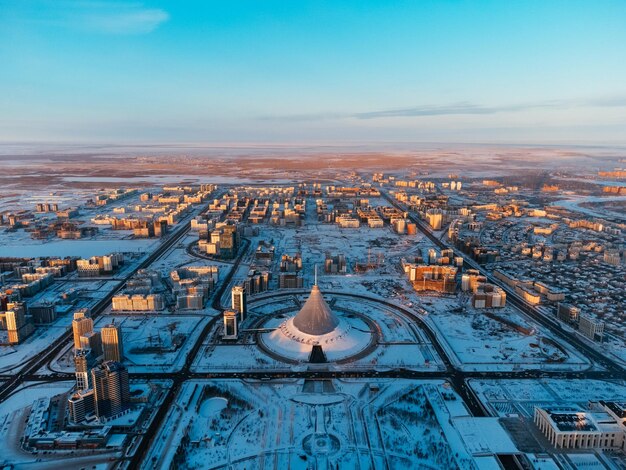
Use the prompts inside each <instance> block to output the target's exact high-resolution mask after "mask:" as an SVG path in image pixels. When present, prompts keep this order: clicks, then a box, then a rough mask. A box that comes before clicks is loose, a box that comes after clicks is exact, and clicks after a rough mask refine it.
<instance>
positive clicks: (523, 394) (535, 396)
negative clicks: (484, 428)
mask: <svg viewBox="0 0 626 470" xmlns="http://www.w3.org/2000/svg"><path fill="white" fill-rule="evenodd" d="M469 384H470V386H471V388H472V389H473V390H474V392H475V393H476V395H477V396H478V398H479V399H480V401H481V402H482V403H483V405H485V406H486V407H487V408H488V409H489V410H490V411H491V413H492V414H494V415H495V416H507V415H512V414H515V415H516V414H521V415H524V416H527V417H531V416H532V415H533V412H534V406H542V405H550V404H554V405H556V404H559V405H579V406H581V407H582V409H585V408H586V407H587V404H588V402H589V401H597V400H619V401H622V400H623V399H624V397H625V396H626V382H625V381H615V380H611V381H608V380H607V381H604V380H592V379H585V380H578V379H577V380H563V379H541V380H496V379H493V380H487V379H484V380H483V379H472V380H470V381H469Z"/></svg>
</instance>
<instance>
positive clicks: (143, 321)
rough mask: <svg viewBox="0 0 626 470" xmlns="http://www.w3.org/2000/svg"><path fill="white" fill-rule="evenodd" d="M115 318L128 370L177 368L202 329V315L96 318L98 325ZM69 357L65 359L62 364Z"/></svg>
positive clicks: (163, 370)
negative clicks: (119, 327)
mask: <svg viewBox="0 0 626 470" xmlns="http://www.w3.org/2000/svg"><path fill="white" fill-rule="evenodd" d="M113 320H114V321H115V323H116V324H120V325H121V326H122V334H123V338H124V364H125V365H126V366H127V367H128V370H129V371H130V372H131V373H132V372H136V373H142V372H175V371H178V370H180V369H181V368H182V367H183V365H184V363H185V359H186V358H187V354H188V353H189V350H190V349H191V348H192V347H193V345H194V343H195V341H196V340H197V338H198V336H199V335H200V333H201V332H202V329H203V328H204V325H205V324H206V323H207V322H208V320H209V317H208V316H206V315H202V314H200V315H128V316H124V315H110V316H109V315H107V316H102V317H100V318H99V319H98V321H97V322H96V326H95V328H96V329H98V328H100V327H102V326H104V325H106V324H107V323H110V322H112V321H113ZM68 363H69V364H70V365H69V367H71V361H66V362H65V364H68Z"/></svg>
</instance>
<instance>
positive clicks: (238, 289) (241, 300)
mask: <svg viewBox="0 0 626 470" xmlns="http://www.w3.org/2000/svg"><path fill="white" fill-rule="evenodd" d="M231 298H232V308H233V310H235V311H237V312H239V317H240V318H239V319H240V321H243V320H244V318H245V316H246V313H247V311H246V310H247V306H248V305H247V303H248V299H247V295H246V290H245V289H244V287H243V286H235V287H233V289H232V291H231Z"/></svg>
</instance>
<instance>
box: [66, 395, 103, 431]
mask: <svg viewBox="0 0 626 470" xmlns="http://www.w3.org/2000/svg"><path fill="white" fill-rule="evenodd" d="M67 405H68V408H69V411H70V421H72V422H73V423H80V422H81V421H83V420H84V419H85V417H86V416H87V415H88V414H91V413H93V412H94V411H95V409H96V400H95V393H94V391H93V389H89V390H78V391H77V392H76V393H74V394H73V395H72V396H71V397H70V398H69V399H68V400H67Z"/></svg>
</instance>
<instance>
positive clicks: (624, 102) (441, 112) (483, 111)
mask: <svg viewBox="0 0 626 470" xmlns="http://www.w3.org/2000/svg"><path fill="white" fill-rule="evenodd" d="M584 107H598V108H608V107H626V97H620V96H616V97H605V98H593V99H585V100H548V101H542V102H537V103H521V104H509V105H503V106H484V105H480V104H475V103H470V102H461V103H453V104H449V105H441V106H435V105H420V106H412V107H408V108H395V109H383V110H377V111H367V112H359V113H332V112H327V113H314V114H297V115H289V116H263V117H261V118H260V119H261V120H267V121H284V120H289V121H327V120H335V119H359V120H368V119H384V118H404V117H421V116H454V115H489V114H497V113H514V112H520V111H526V110H529V109H567V108H584Z"/></svg>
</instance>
